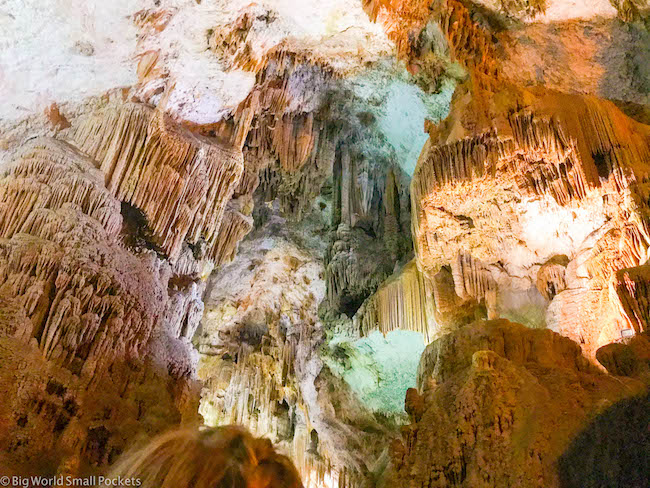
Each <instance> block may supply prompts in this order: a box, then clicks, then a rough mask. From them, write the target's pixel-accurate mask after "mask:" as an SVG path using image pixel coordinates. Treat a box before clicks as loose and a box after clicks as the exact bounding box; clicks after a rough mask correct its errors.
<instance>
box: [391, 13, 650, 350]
mask: <svg viewBox="0 0 650 488" xmlns="http://www.w3.org/2000/svg"><path fill="white" fill-rule="evenodd" d="M386 8H387V7H386ZM389 11H390V9H389ZM411 14H413V15H415V13H414V12H411V13H410V14H409V15H411ZM393 15H397V16H398V17H399V16H403V15H406V12H405V11H404V10H399V9H397V10H396V11H395V12H394V13H393ZM416 17H417V16H416ZM414 18H415V17H414ZM427 18H431V19H433V20H434V21H436V22H437V23H438V24H439V25H440V29H441V31H442V33H443V34H444V36H445V38H446V39H447V42H448V45H449V50H450V53H451V56H452V57H453V58H454V59H456V60H457V61H458V62H459V63H460V64H461V65H462V66H463V67H464V68H465V69H466V70H467V71H468V73H469V75H470V76H469V79H468V81H467V82H466V83H465V84H464V85H463V86H462V87H459V88H458V89H457V91H456V93H455V95H454V102H453V108H452V111H451V115H450V116H449V117H448V118H447V119H445V120H444V121H443V122H442V123H440V124H438V125H437V126H434V124H429V125H428V131H429V133H430V139H429V141H428V142H427V144H426V145H425V147H424V149H423V151H422V154H421V156H420V159H419V161H418V165H417V167H416V170H415V173H414V176H413V180H412V183H411V200H412V216H413V218H412V220H413V222H412V226H413V237H414V247H415V253H416V258H417V264H418V268H419V269H420V270H421V272H422V273H423V274H424V276H425V280H426V281H427V286H429V287H431V288H432V289H433V290H434V295H435V296H438V297H440V298H442V300H440V303H436V307H437V308H438V310H437V313H435V312H434V315H435V318H436V321H437V327H438V328H439V330H440V331H443V330H445V329H446V328H448V327H454V326H455V325H458V324H462V323H466V322H467V321H468V320H471V319H472V318H473V317H474V316H476V315H477V314H478V315H479V316H480V315H483V316H487V317H490V318H496V317H508V318H512V319H516V320H518V321H522V322H524V323H526V324H527V325H530V326H533V327H543V326H545V325H547V326H549V327H551V328H552V329H553V330H556V331H558V332H560V333H562V334H564V335H566V336H568V337H571V338H573V339H574V340H576V341H577V342H579V343H580V344H581V345H582V346H583V349H584V350H585V352H586V353H587V354H588V355H590V356H591V357H593V355H594V354H595V351H596V350H597V349H598V348H599V347H601V346H603V345H605V344H607V343H610V342H612V341H615V340H618V339H620V338H621V336H622V334H624V333H626V332H625V331H626V330H627V329H629V328H630V323H629V322H630V318H629V317H628V316H627V315H626V314H625V313H623V314H622V313H621V310H622V306H621V304H620V300H619V299H618V298H617V296H618V294H617V293H613V292H612V291H613V290H615V289H616V288H620V285H618V284H617V283H618V281H617V278H616V272H617V271H618V270H619V269H622V268H630V267H635V266H638V265H640V264H642V263H644V262H645V260H646V257H647V249H648V237H647V221H646V219H647V217H646V214H647V211H646V208H645V207H646V203H645V197H643V195H644V194H645V192H646V190H645V186H646V184H645V179H646V174H647V171H648V167H647V165H648V161H649V160H650V139H649V137H650V128H649V127H648V126H645V125H642V124H639V123H638V122H636V121H634V120H632V119H629V118H627V117H626V116H624V115H623V114H622V113H621V112H620V111H619V110H618V109H617V108H616V107H615V106H614V104H612V103H611V102H607V101H603V100H600V99H596V98H594V97H590V96H579V95H569V94H564V93H559V92H556V91H552V90H549V89H546V88H541V87H535V88H522V87H521V86H518V85H517V84H516V83H520V82H521V80H519V79H517V74H516V70H512V69H507V68H506V66H507V65H506V64H504V62H503V60H502V57H503V53H501V52H500V51H499V50H498V48H499V46H500V45H501V44H495V42H494V39H493V38H492V37H491V34H490V31H489V30H488V29H489V28H490V27H491V26H490V25H489V23H488V24H485V25H482V24H481V23H480V19H481V16H480V15H479V16H478V17H477V16H476V15H472V14H471V12H470V11H469V10H467V9H466V8H465V7H464V6H463V5H462V4H460V3H459V2H456V1H455V0H450V1H448V2H436V4H435V8H434V9H433V10H431V13H430V14H429V16H428V17H427ZM476 19H478V21H477V20H476ZM416 24H417V25H420V24H418V23H415V24H413V25H416ZM421 28H423V27H421ZM423 32H424V31H423ZM497 41H498V42H500V43H503V42H505V41H503V40H500V39H499V38H497ZM409 42H410V41H409ZM418 45H419V44H417V43H412V44H410V50H409V49H406V50H405V51H404V55H405V56H407V57H409V56H411V57H414V58H418V59H423V53H421V52H419V51H418V50H417V49H415V48H416V47H417V46H418ZM516 45H517V46H519V45H522V43H518V44H516ZM545 45H546V44H545ZM522 49H525V45H524V47H522ZM511 75H512V76H511ZM513 77H514V78H513ZM581 86H582V87H583V88H584V90H583V91H585V92H589V91H590V88H589V86H587V85H585V84H582V85H581ZM558 87H561V88H563V89H567V90H570V88H569V87H568V86H564V85H561V84H560V85H558ZM557 256H566V257H567V259H568V262H557V263H556V261H557V259H559V258H557ZM447 270H450V271H451V278H452V280H453V292H451V290H450V289H449V275H448V271H447ZM441 273H442V274H441ZM549 301H550V304H549ZM459 308H463V309H465V310H466V311H467V312H466V313H464V314H462V315H461V316H459V315H458V313H446V312H449V311H451V312H453V310H454V309H455V310H459ZM470 309H473V310H474V313H471V312H469V310H470ZM637 329H638V330H640V329H639V328H638V327H637Z"/></svg>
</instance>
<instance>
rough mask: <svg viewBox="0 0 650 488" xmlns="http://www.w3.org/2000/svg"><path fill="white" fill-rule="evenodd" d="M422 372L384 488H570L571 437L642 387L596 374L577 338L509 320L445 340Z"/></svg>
mask: <svg viewBox="0 0 650 488" xmlns="http://www.w3.org/2000/svg"><path fill="white" fill-rule="evenodd" d="M418 375H419V380H418V381H419V393H418V392H414V391H412V392H410V393H409V395H408V396H407V410H408V411H409V413H410V414H411V418H412V423H411V425H410V426H408V427H405V428H404V429H403V440H402V441H401V442H398V443H395V444H394V445H393V448H392V455H393V463H394V472H393V473H392V474H391V475H390V477H389V480H388V486H405V487H419V486H440V487H442V486H446V487H448V486H472V487H492V486H522V487H527V486H531V487H532V486H564V485H561V484H560V479H559V478H560V473H559V472H558V466H557V460H558V458H560V456H561V455H562V454H563V452H564V451H565V450H567V449H568V448H569V444H570V441H571V439H572V438H573V437H574V436H575V435H576V434H577V433H578V432H579V431H580V430H581V429H582V428H583V426H584V425H585V424H586V423H587V422H589V421H590V420H592V419H595V418H596V416H597V415H599V414H600V413H602V412H603V411H605V409H606V408H607V407H609V406H610V405H611V404H612V403H613V402H617V401H619V400H621V399H622V398H624V397H629V396H633V395H635V394H638V393H640V392H641V391H642V390H643V383H641V382H639V381H637V380H630V379H617V378H613V377H611V376H608V375H605V374H602V373H600V372H598V371H597V370H596V369H595V368H593V367H592V366H591V365H590V364H589V361H588V360H587V359H586V358H585V357H584V356H582V354H581V352H580V348H579V347H578V345H577V344H575V343H574V342H572V341H571V340H569V339H567V338H564V337H561V336H560V335H558V334H556V333H554V332H551V331H548V330H532V329H529V328H526V327H524V326H522V325H520V324H515V323H511V322H508V321H507V320H497V321H487V322H477V323H474V324H471V325H466V326H464V327H461V328H460V329H458V330H457V331H455V332H452V333H450V334H447V335H444V336H442V337H440V338H439V339H437V340H436V341H434V342H432V343H431V344H430V345H429V346H428V347H427V349H426V350H425V352H424V354H423V357H422V360H421V363H420V370H419V373H418ZM600 442H602V439H599V440H598V441H596V443H600ZM641 445H642V444H641ZM635 469H636V468H635ZM632 472H637V473H638V472H639V470H636V471H634V470H633V471H632ZM640 480H641V478H638V481H640ZM640 482H642V481H640ZM595 486H603V485H601V484H598V485H595ZM638 486H642V485H638Z"/></svg>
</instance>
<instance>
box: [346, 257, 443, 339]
mask: <svg viewBox="0 0 650 488" xmlns="http://www.w3.org/2000/svg"><path fill="white" fill-rule="evenodd" d="M432 298H433V292H432V290H431V287H430V285H429V284H428V283H427V282H426V280H425V278H424V276H423V275H422V273H420V272H419V271H418V269H417V265H416V263H415V261H410V262H409V263H408V264H407V265H406V266H405V267H404V268H403V269H402V271H401V272H400V273H399V274H398V275H397V276H395V277H391V278H389V279H388V280H386V282H384V283H383V284H382V285H381V286H380V287H379V289H378V290H377V291H376V292H375V294H374V295H372V296H371V297H370V298H368V299H367V300H366V301H365V302H364V304H363V305H362V306H361V308H360V309H359V311H358V312H357V313H356V314H355V316H354V323H355V328H357V329H358V330H360V331H361V333H362V334H363V335H367V334H369V333H370V332H371V331H373V330H379V331H380V332H381V333H382V334H387V333H389V332H391V331H394V330H410V331H414V332H419V333H421V334H422V336H423V337H424V339H425V341H426V342H427V343H428V342H430V341H431V340H432V339H433V337H434V336H435V333H436V332H437V324H436V322H435V319H434V317H433V306H434V304H433V300H432Z"/></svg>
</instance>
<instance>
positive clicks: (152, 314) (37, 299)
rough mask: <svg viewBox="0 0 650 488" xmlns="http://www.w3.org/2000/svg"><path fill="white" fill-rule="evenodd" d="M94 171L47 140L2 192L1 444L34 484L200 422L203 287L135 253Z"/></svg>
mask: <svg viewBox="0 0 650 488" xmlns="http://www.w3.org/2000/svg"><path fill="white" fill-rule="evenodd" d="M95 164H96V163H95V162H94V161H92V160H91V159H89V158H88V157H87V156H86V155H84V154H82V153H80V152H79V151H78V150H77V149H75V148H74V147H72V146H70V145H69V144H67V143H65V142H62V141H57V140H53V139H34V140H32V141H30V142H28V143H27V144H25V145H24V146H23V148H22V149H21V151H20V152H19V153H18V154H17V155H16V159H15V162H14V164H13V166H12V169H11V171H10V173H9V174H8V175H6V176H5V177H4V178H3V179H2V181H1V182H0V202H1V203H0V227H1V231H0V232H1V234H0V235H1V239H0V277H1V279H0V282H1V283H2V284H1V285H0V297H1V298H0V300H1V301H2V316H1V320H0V342H1V345H0V351H1V354H2V368H0V388H1V390H0V391H1V392H2V396H3V398H4V399H5V401H4V402H3V404H2V418H3V423H2V428H1V429H0V442H1V443H2V451H3V456H4V457H6V460H5V461H4V462H6V463H7V464H11V465H13V466H14V467H18V468H16V469H19V470H20V469H23V470H25V472H28V473H29V472H31V473H33V472H34V471H33V469H34V467H35V466H38V470H37V472H42V473H50V474H53V473H55V472H56V470H57V466H58V465H60V463H64V464H66V465H68V466H69V467H70V469H72V470H73V471H72V472H74V470H76V469H78V468H80V467H83V466H87V465H91V466H92V465H94V466H102V465H105V464H106V463H108V462H111V460H113V459H114V458H115V456H116V455H118V454H119V453H120V452H121V451H122V450H123V449H124V448H125V447H126V445H127V443H128V442H129V441H130V440H132V439H134V438H135V437H136V436H138V435H150V434H152V433H155V432H157V431H159V430H161V429H163V428H165V427H167V426H169V425H173V424H175V423H178V422H180V421H181V420H184V421H190V420H192V419H195V418H196V399H197V398H196V396H197V384H196V381H195V377H194V373H193V371H194V363H195V358H194V357H193V355H192V353H191V351H192V349H191V345H190V343H189V338H190V337H191V336H192V335H193V333H194V330H195V328H196V327H197V326H198V321H199V319H200V316H201V312H202V303H201V301H200V291H199V290H197V286H198V288H199V289H200V288H201V285H200V284H198V283H196V282H195V280H194V278H193V277H192V276H191V275H190V276H179V275H177V274H175V273H174V270H173V268H172V267H170V265H169V264H168V263H166V262H165V261H164V260H161V259H159V258H158V257H157V256H156V254H155V253H154V252H152V251H149V250H147V249H136V248H133V247H130V246H128V245H127V244H126V243H125V240H124V238H123V237H124V236H123V234H122V232H123V231H124V229H125V228H126V225H125V223H124V220H123V216H122V214H121V205H120V202H119V201H118V200H116V199H115V198H114V197H113V196H112V195H111V194H110V192H109V191H108V190H107V189H106V187H104V185H103V175H102V173H101V171H100V170H99V169H97V167H96V166H95ZM179 278H180V282H179Z"/></svg>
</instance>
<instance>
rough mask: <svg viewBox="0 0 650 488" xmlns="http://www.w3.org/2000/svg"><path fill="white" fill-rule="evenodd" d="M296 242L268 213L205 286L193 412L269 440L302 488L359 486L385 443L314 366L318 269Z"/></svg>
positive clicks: (383, 432)
mask: <svg viewBox="0 0 650 488" xmlns="http://www.w3.org/2000/svg"><path fill="white" fill-rule="evenodd" d="M320 225H324V223H323V222H321V224H320ZM303 232H304V231H303ZM301 240H302V237H300V233H298V232H296V231H294V230H291V229H290V228H288V227H287V221H286V220H285V219H283V218H281V217H279V216H278V215H277V214H272V215H271V216H270V217H268V219H267V220H266V221H265V223H264V224H263V225H262V226H261V227H260V228H258V229H256V230H255V231H254V232H253V233H252V234H251V236H250V237H249V238H248V239H247V240H246V241H245V242H244V243H242V246H241V249H240V252H239V254H238V255H237V257H236V259H235V260H234V261H233V262H232V263H231V264H229V265H227V266H225V267H224V268H222V269H221V270H220V271H219V272H218V273H217V274H216V275H215V276H213V277H212V278H211V281H210V287H209V289H210V291H209V294H208V295H207V297H206V315H205V317H204V320H203V321H202V327H201V332H200V334H199V335H198V336H197V337H196V339H195V342H196V344H197V347H198V349H199V351H200V352H201V353H203V356H202V359H201V363H200V366H199V376H200V377H201V378H202V379H203V380H204V382H205V383H204V389H203V394H202V402H201V409H200V411H201V413H202V415H203V417H204V418H205V420H206V422H207V423H209V424H221V423H233V422H234V423H241V424H243V425H246V426H248V427H249V428H250V429H252V430H253V431H254V432H256V433H258V434H263V435H266V436H269V438H271V440H273V441H274V442H275V443H277V444H278V445H280V446H281V447H282V448H283V449H284V450H285V451H286V452H287V454H289V455H291V457H292V458H293V459H294V461H295V462H296V463H297V466H298V468H299V470H300V471H301V474H302V475H303V479H304V481H305V482H306V483H307V485H308V486H340V487H355V486H365V485H360V483H361V482H362V481H364V480H367V479H368V478H369V477H370V476H372V475H371V472H372V470H373V469H375V466H374V463H375V462H377V460H378V459H379V457H380V454H381V452H382V450H383V449H385V446H386V443H385V442H383V439H382V438H385V436H387V435H390V434H389V431H388V430H387V429H386V428H385V427H383V426H382V425H381V424H380V423H378V421H377V420H376V419H374V418H373V416H372V414H371V413H370V412H369V411H367V410H366V409H364V408H363V407H362V406H361V405H360V404H359V402H358V400H356V399H355V397H354V395H353V394H352V392H351V391H350V390H349V387H348V386H347V385H346V383H344V382H343V381H342V380H340V379H339V378H337V377H336V376H335V375H333V374H332V373H331V372H330V371H329V370H328V368H326V367H324V365H323V362H322V360H321V358H320V357H319V354H318V350H319V348H320V346H321V344H322V343H323V340H324V331H323V324H322V323H321V321H320V319H319V317H318V304H319V303H320V302H321V301H322V299H323V298H324V295H325V282H324V280H323V275H324V268H323V264H322V258H321V257H320V256H319V254H320V253H319V252H318V249H317V248H311V250H310V246H309V245H308V244H307V245H305V243H304V242H301ZM320 245H321V246H322V243H320ZM320 252H321V253H322V249H321V251H320ZM364 429H367V431H365V432H364ZM323 483H324V485H322V484H323Z"/></svg>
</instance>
